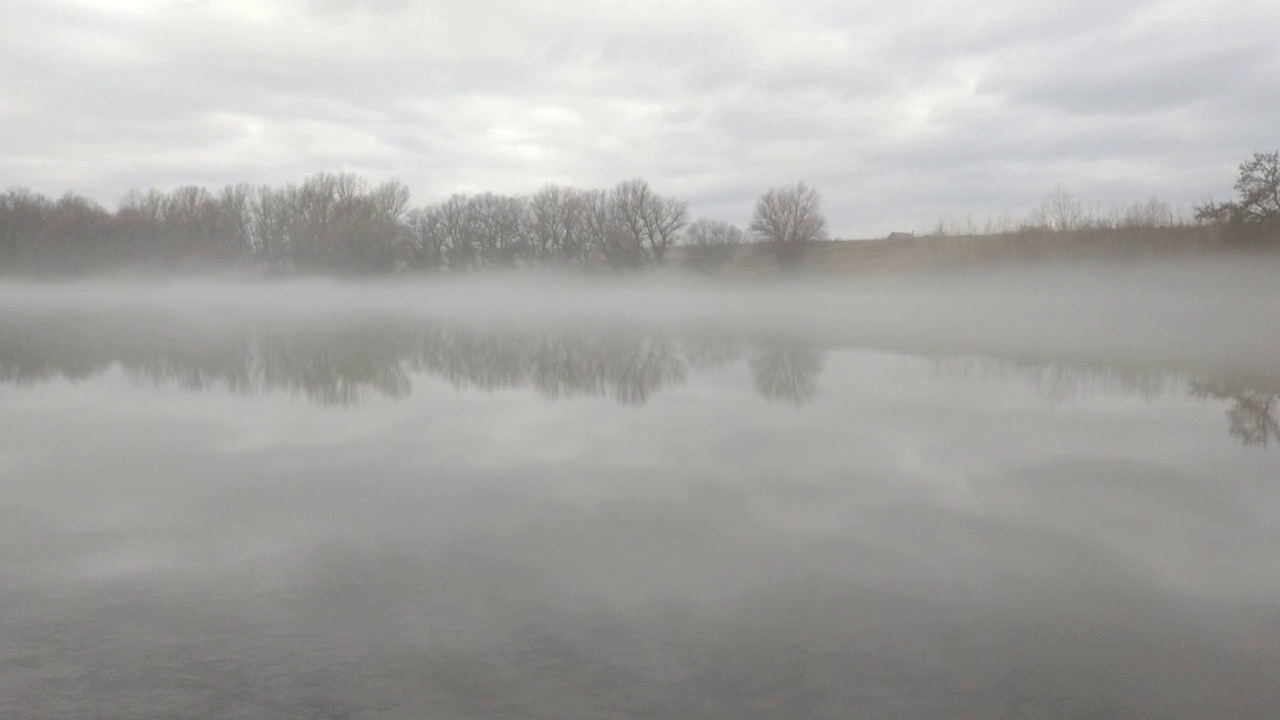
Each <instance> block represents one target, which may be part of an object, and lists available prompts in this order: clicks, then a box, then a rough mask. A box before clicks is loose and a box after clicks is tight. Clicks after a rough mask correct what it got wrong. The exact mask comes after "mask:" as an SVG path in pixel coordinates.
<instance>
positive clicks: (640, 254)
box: [579, 189, 645, 271]
mask: <svg viewBox="0 0 1280 720" xmlns="http://www.w3.org/2000/svg"><path fill="white" fill-rule="evenodd" d="M579 201H580V202H581V206H582V215H581V219H582V237H583V239H584V240H585V242H586V244H587V245H588V247H589V248H590V251H591V252H592V253H593V254H595V256H596V257H597V258H599V260H600V261H602V262H604V263H605V264H606V265H607V266H608V267H609V268H610V269H611V270H618V271H620V270H635V269H637V268H639V267H641V266H643V265H644V262H645V252H644V246H643V245H641V244H640V243H639V241H638V240H637V237H638V236H637V234H636V232H635V231H634V228H635V227H637V226H636V225H633V224H632V223H631V222H630V221H631V220H634V216H626V215H625V213H626V212H627V210H626V209H625V202H620V201H619V199H618V192H617V190H616V189H615V191H614V192H613V193H607V192H604V191H603V190H591V191H588V192H584V193H582V195H581V196H580V198H579Z"/></svg>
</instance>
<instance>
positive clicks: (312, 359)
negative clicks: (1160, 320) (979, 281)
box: [0, 310, 1280, 447]
mask: <svg viewBox="0 0 1280 720" xmlns="http://www.w3.org/2000/svg"><path fill="white" fill-rule="evenodd" d="M744 356H745V357H746V366H747V369H748V370H749V371H750V374H751V379H752V383H753V384H754V386H755V389H756V390H757V392H759V394H760V395H761V396H763V397H764V398H765V399H766V400H768V401H770V402H775V403H783V404H789V405H794V406H797V407H799V406H802V405H805V404H806V403H810V402H812V401H813V400H814V399H815V398H816V397H817V395H818V392H819V388H818V378H819V376H820V375H821V374H822V372H823V369H824V364H825V351H824V350H823V349H822V348H821V347H820V346H818V345H815V344H811V343H807V342H805V341H804V340H802V339H799V338H796V337H777V336H774V337H769V338H765V339H762V340H757V341H755V342H754V343H752V342H750V341H748V340H745V339H744V338H743V337H742V336H740V335H736V334H734V333H731V332H727V331H724V330H717V329H709V328H697V329H695V330H693V331H691V332H688V333H686V334H671V333H669V332H666V331H663V330H659V329H656V328H652V327H645V326H631V327H619V326H616V325H609V326H568V325H562V326H558V327H557V326H543V325H539V326H537V327H512V326H503V327H499V326H481V325H475V324H461V323H451V322H441V321H427V320H422V319H416V318H405V317H401V318H396V317H387V316H381V317H378V318H376V319H375V318H370V317H362V318H357V317H354V316H351V317H339V318H333V317H324V318H321V317H315V318H313V319H311V320H303V319H300V318H297V317H290V318H284V317H277V318H275V319H270V318H269V317H267V316H262V317H254V318H249V317H243V316H241V317H215V318H209V317H204V318H199V319H196V318H192V317H182V316H178V315H174V314H166V313H162V312H150V313H144V312H134V313H125V312H120V311H103V312H87V311H77V312H72V311H41V312H21V311H16V310H10V311H8V312H7V313H5V314H3V315H0V382H6V383H11V384H18V385H29V384H33V383H43V382H49V381H52V380H56V379H64V380H67V381H71V382H78V381H82V380H85V379H87V378H91V377H94V376H96V375H98V374H101V373H104V372H107V371H109V370H113V369H118V370H119V371H120V372H122V373H123V374H124V375H125V376H126V377H128V378H130V379H131V380H133V381H134V382H137V383H144V384H151V385H155V386H164V387H178V388H182V389H186V390H192V391H205V390H210V389H215V388H221V389H224V390H226V391H230V392H234V393H244V394H253V393H266V392H282V393H287V394H291V395H297V396H303V397H306V398H308V399H309V400H311V401H313V402H316V403H319V404H321V405H326V406H339V407H348V406H353V405H357V404H359V403H363V402H366V401H368V400H371V399H374V398H387V399H399V398H404V397H407V396H409V395H410V394H411V393H412V391H413V382H414V378H415V376H417V375H428V376H432V377H437V378H441V379H443V380H444V381H446V382H448V383H449V384H450V385H452V386H453V387H455V388H458V389H468V390H481V391H497V390H507V389H527V390H532V391H533V392H535V393H537V394H538V395H539V396H541V397H544V398H547V399H561V398H577V397H592V398H608V399H611V400H613V401H615V402H618V403H622V404H626V405H643V404H645V403H647V402H648V401H649V400H650V399H651V398H652V397H653V396H654V395H656V394H657V393H660V392H663V391H666V390H669V389H673V388H676V387H680V386H682V385H684V384H685V383H686V382H687V381H688V378H689V374H690V372H691V371H695V370H696V371H700V372H715V371H719V370H723V369H725V368H728V367H730V366H733V365H736V364H738V363H740V362H742V360H743V357H744ZM935 367H936V368H937V370H938V371H940V372H943V373H949V374H959V375H964V376H971V375H974V374H977V375H980V376H983V377H992V378H995V379H998V380H1002V381H1004V380H1010V379H1012V380H1017V381H1020V382H1025V383H1027V384H1029V385H1030V386H1031V387H1032V388H1033V389H1034V390H1035V392H1036V394H1037V395H1038V396H1039V397H1040V398H1042V399H1043V400H1044V401H1045V402H1048V403H1050V404H1052V405H1058V404H1061V403H1063V402H1066V401H1069V400H1070V399H1072V398H1077V397H1081V396H1084V395H1089V394H1096V393H1110V394H1123V395H1125V396H1136V397H1141V398H1146V399H1153V398H1156V397H1160V396H1164V395H1168V394H1170V393H1188V394H1190V395H1191V396H1192V397H1194V398H1198V399H1200V400H1205V401H1220V402H1223V403H1225V404H1226V406H1227V420H1228V423H1229V431H1230V434H1231V436H1232V437H1234V438H1236V439H1237V440H1239V441H1240V442H1241V443H1243V444H1245V445H1249V446H1255V445H1256V446H1263V447H1265V446H1268V445H1269V444H1270V443H1271V442H1272V441H1275V442H1276V443H1277V444H1280V421H1278V420H1277V415H1278V414H1280V377H1273V376H1270V375H1266V374H1264V375H1254V376H1251V377H1238V376H1227V375H1221V374H1218V375H1194V376H1188V374H1187V373H1185V372H1178V371H1171V370H1167V369H1165V370H1160V369H1154V370H1153V369H1151V368H1149V367H1145V366H1141V365H1124V364H1115V365H1112V364H1106V363H1096V362H1088V363H1084V362H1072V361H1068V360H1063V359H1060V358H1053V359H1040V358H1032V359H1017V358H1013V359H1010V358H1004V359H992V358H967V357H966V358H946V359H940V360H937V361H935Z"/></svg>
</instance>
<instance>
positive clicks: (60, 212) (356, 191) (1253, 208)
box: [0, 152, 1280, 274]
mask: <svg viewBox="0 0 1280 720" xmlns="http://www.w3.org/2000/svg"><path fill="white" fill-rule="evenodd" d="M1235 190H1236V193H1237V197H1236V199H1235V200H1231V201H1226V202H1208V203H1204V204H1201V205H1199V206H1197V207H1196V209H1195V215H1194V218H1195V220H1196V221H1197V222H1200V223H1205V224H1211V225H1214V226H1219V227H1222V228H1224V230H1225V236H1226V237H1227V238H1228V239H1233V240H1241V241H1251V242H1264V243H1270V244H1280V152H1273V153H1255V154H1254V156H1253V157H1252V158H1251V159H1250V160H1248V161H1246V162H1245V163H1243V164H1241V165H1240V167H1239V176H1238V179H1237V181H1236V184H1235ZM409 200H410V194H409V188H408V187H406V186H405V185H404V184H403V183H401V182H399V181H396V180H391V181H388V182H384V183H380V184H375V183H372V182H370V181H369V180H368V179H366V178H363V177H361V176H359V175H356V174H353V173H346V172H343V173H318V174H315V175H312V176H311V177H308V178H306V179H305V180H303V181H302V182H301V183H297V184H288V185H285V186H283V187H271V186H254V185H250V184H247V183H239V184H234V185H228V186H226V187H224V188H222V189H221V190H217V191H215V190H210V189H208V188H204V187H200V186H195V185H187V186H182V187H179V188H176V189H174V190H171V191H168V192H163V191H160V190H155V189H152V190H148V191H146V192H138V191H130V192H129V193H128V194H126V196H125V197H124V198H123V199H122V200H121V202H120V204H119V206H118V207H117V209H116V210H115V211H114V212H112V211H109V210H107V209H106V208H104V207H102V206H101V205H100V204H98V203H97V202H95V201H93V200H91V199H89V198H87V197H84V196H82V195H77V194H75V193H67V194H65V195H63V196H62V197H59V198H57V199H51V198H48V197H46V196H44V195H40V194H38V193H34V192H32V191H30V190H26V189H21V188H18V189H11V190H9V191H7V192H5V193H4V194H0V273H6V272H7V273H11V274H12V273H27V274H42V273H80V272H93V271H101V270H110V269H114V268H122V267H137V268H153V269H185V268H191V269H197V268H227V267H255V268H261V269H265V270H268V271H277V272H301V273H322V272H329V273H386V272H392V271H395V270H398V269H405V270H418V271H439V270H448V271H455V272H468V271H473V270H479V269H485V268H514V267H529V266H537V265H556V266H567V267H575V268H581V269H587V270H601V269H607V270H613V271H629V270H638V269H641V268H644V267H650V266H660V265H663V264H665V263H667V261H668V258H669V254H670V251H671V249H672V248H673V247H675V246H677V245H682V246H684V247H685V250H684V257H685V261H686V262H687V264H689V265H690V266H692V267H693V268H695V269H698V270H702V271H705V272H708V273H710V272H715V271H716V270H717V269H719V268H720V267H721V266H722V265H723V264H724V263H726V262H727V261H728V260H730V259H731V258H733V256H734V255H735V254H736V252H737V249H738V247H739V246H741V245H743V244H744V243H747V242H757V243H762V244H764V245H765V246H767V248H768V249H769V251H771V252H772V254H773V255H774V256H775V258H776V260H777V262H778V263H779V264H780V265H782V266H788V265H794V264H797V263H798V262H799V261H800V259H801V257H802V256H803V254H804V250H805V248H806V247H808V246H810V245H812V244H813V243H814V242H818V241H821V240H826V239H827V238H828V234H827V221H826V218H825V216H824V214H823V208H822V196H821V195H820V194H819V193H818V192H817V190H816V189H814V188H813V187H811V186H809V185H807V184H805V183H804V182H799V183H796V184H794V185H787V186H783V187H776V188H773V189H770V190H768V191H767V192H765V193H764V194H762V195H761V196H760V197H759V198H758V199H757V201H756V203H755V208H754V210H753V212H752V215H751V219H750V222H749V224H748V225H747V227H746V229H745V230H744V229H742V228H740V227H738V226H736V225H734V224H732V223H727V222H724V221H719V220H708V219H700V220H693V219H691V217H690V213H689V206H688V204H687V203H686V202H684V201H683V200H680V199H678V198H675V197H672V196H667V195H662V194H659V193H658V192H656V191H654V189H653V188H652V187H651V186H650V185H649V183H648V182H646V181H644V180H642V179H633V180H627V181H625V182H621V183H619V184H617V185H616V186H614V187H613V188H611V189H608V190H600V189H597V190H584V189H579V188H572V187H563V186H558V185H547V186H545V187H543V188H542V189H540V190H538V191H537V192H535V193H533V194H531V195H521V196H511V195H499V194H494V193H487V192H486V193H480V194H474V195H466V194H455V195H452V196H451V197H449V198H447V199H445V200H443V201H440V202H437V203H433V204H430V205H426V206H422V207H410V204H409ZM1185 222H1186V221H1185V220H1183V219H1182V218H1181V217H1180V216H1179V215H1178V214H1177V213H1176V212H1175V211H1174V210H1173V209H1172V208H1170V207H1169V206H1168V205H1167V204H1166V203H1163V202H1161V201H1160V200H1158V199H1154V198H1153V199H1151V200H1149V201H1145V202H1141V203H1136V204H1133V205H1129V206H1125V207H1122V208H1117V209H1114V210H1113V211H1112V212H1110V213H1102V212H1099V211H1098V209H1097V208H1090V207H1088V206H1086V205H1085V203H1084V202H1083V201H1082V200H1081V199H1080V198H1079V197H1076V196H1073V195H1072V194H1070V193H1068V192H1066V191H1065V190H1063V189H1061V188H1059V189H1057V190H1055V191H1054V192H1053V193H1051V194H1050V195H1049V197H1047V198H1046V199H1045V200H1044V202H1042V203H1041V205H1040V206H1039V207H1037V208H1036V209H1035V211H1034V212H1033V214H1032V216H1031V217H1030V218H1029V219H1028V220H1025V221H1017V222H1015V221H1014V220H1013V219H1012V218H1010V217H1005V218H1004V219H1003V220H1002V221H999V222H988V223H987V226H986V227H985V228H983V229H982V230H981V233H982V234H1000V233H1015V232H1017V233H1021V232H1026V231H1030V230H1035V231H1051V232H1054V231H1056V232H1069V231H1074V230H1082V229H1085V230H1087V229H1098V230H1116V229H1127V228H1135V227H1140V228H1154V229H1159V228H1167V227H1173V226H1177V225H1182V224H1185ZM957 232H960V233H961V234H979V231H978V228H977V227H976V226H975V225H974V224H973V223H972V222H971V221H970V222H969V223H968V225H967V226H965V227H962V228H957V227H950V228H948V227H946V226H944V225H939V227H938V228H936V229H935V230H934V233H933V234H935V235H945V234H956V233H957Z"/></svg>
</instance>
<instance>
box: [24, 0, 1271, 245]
mask: <svg viewBox="0 0 1280 720" xmlns="http://www.w3.org/2000/svg"><path fill="white" fill-rule="evenodd" d="M1277 38H1280V9H1278V8H1277V6H1276V4H1275V0H1219V1H1217V2H1214V1H1212V0H1128V1H1126V0H1072V1H1071V2H1043V1H1042V2H1028V1H1027V0H983V1H982V2H978V1H971V2H959V1H958V0H920V1H918V2H910V3H907V2H901V1H900V0H853V1H850V0H810V1H808V2H796V1H795V0H698V1H697V2H684V1H679V2H677V1H672V0H646V1H641V0H621V1H619V0H609V1H608V2H601V0H541V1H539V2H533V1H529V0H483V1H477V0H431V1H430V2H420V1H418V0H364V1H359V0H280V1H279V2H264V1H262V0H4V1H3V2H0V184H3V185H26V186H30V187H32V188H35V189H38V190H41V191H44V192H48V193H60V192H62V191H64V190H66V189H75V190H77V191H80V192H83V193H85V194H88V195H91V196H93V197H94V198H96V199H98V200H100V201H101V202H103V203H104V204H106V205H108V206H114V205H115V203H116V201H117V200H118V199H119V197H120V196H121V195H122V194H123V193H124V191H125V190H127V189H128V188H131V187H148V186H157V187H162V188H163V187H171V186H174V185H179V184H185V183H200V184H209V185H221V184H223V183H226V182H230V181H241V180H246V181H250V182H254V183H264V182H269V183H280V182H285V181H290V180H296V179H299V178H301V177H302V176H305V175H306V174H309V173H311V172H315V171H317V170H334V169H349V170H355V171H359V172H362V173H365V174H367V175H369V176H371V177H373V178H375V179H382V178H388V177H397V178H400V179H401V180H404V181H405V182H407V183H408V184H409V185H410V187H411V188H412V189H413V192H414V200H415V202H419V203H425V202H429V201H432V200H436V199H439V198H441V197H443V196H446V195H448V194H449V193H452V192H459V191H461V192H468V191H478V190H492V191H496V192H508V193H523V192H529V191H532V190H534V189H536V188H537V187H539V186H540V185H542V184H545V183H547V182H556V183H561V184H571V185H578V186H585V187H602V186H608V185H612V184H613V183H615V182H617V181H619V180H621V179H625V178H629V177H636V176H639V177H644V178H646V179H648V180H649V181H650V182H651V183H652V184H653V185H654V186H655V189H657V190H658V191H659V192H663V193H668V194H675V195H679V196H681V197H683V198H685V199H687V200H688V201H689V202H690V204H691V206H692V208H693V210H694V212H695V214H697V215H701V216H709V217H715V218H721V219H726V220H733V221H737V222H740V223H745V222H746V220H747V218H748V215H749V212H750V206H751V203H752V201H753V199H754V198H755V197H756V196H757V195H758V194H759V193H760V192H761V191H762V190H764V189H766V188H768V187H769V186H770V185H776V184H782V183H788V182H793V181H795V180H799V179H806V180H808V181H810V182H811V183H814V184H815V185H817V186H818V187H819V188H820V189H821V190H822V191H823V194H824V195H825V197H826V200H827V209H828V214H829V216H830V218H831V221H832V228H833V230H834V231H835V232H836V233H837V234H838V235H841V236H846V237H849V236H861V237H865V236H873V235H877V234H880V233H883V232H887V231H889V230H910V229H916V230H925V229H927V228H928V227H930V226H931V225H933V224H935V223H936V221H937V220H938V219H939V218H940V217H946V218H959V217H963V216H964V215H965V214H967V213H972V214H973V215H974V216H975V217H978V218H982V217H986V216H988V215H998V214H1000V213H1002V212H1004V211H1006V210H1008V211H1013V212H1021V211H1023V210H1025V209H1027V208H1028V207H1030V206H1031V205H1033V204H1034V203H1035V202H1036V201H1037V200H1038V199H1039V198H1040V197H1042V196H1044V195H1045V194H1046V193H1047V192H1048V191H1049V190H1051V189H1052V188H1053V187H1054V186H1055V185H1058V184H1061V185H1063V186H1064V187H1066V188H1067V189H1069V190H1071V191H1073V192H1076V193H1078V194H1080V195H1082V196H1085V197H1088V198H1092V199H1094V200H1097V201H1099V202H1111V201H1123V200H1136V199H1141V198H1145V197H1149V196H1151V195H1152V194H1157V195H1159V196H1161V197H1163V198H1165V199H1167V200H1169V201H1171V202H1174V203H1179V204H1191V203H1194V202H1197V201H1200V200H1204V199H1206V198H1208V197H1209V196H1211V195H1216V196H1218V197H1224V196H1226V195H1228V194H1229V193H1230V188H1231V183H1232V180H1233V174H1234V167H1235V165H1236V164H1238V163H1239V162H1240V161H1241V160H1243V159H1245V158H1246V157H1247V156H1248V155H1249V154H1250V153H1251V152H1253V151H1255V150H1272V149H1275V148H1277V147H1280V125H1277V122H1276V120H1277V118H1278V117H1280V41H1278V40H1277Z"/></svg>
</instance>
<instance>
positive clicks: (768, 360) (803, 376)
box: [750, 340, 823, 407]
mask: <svg viewBox="0 0 1280 720" xmlns="http://www.w3.org/2000/svg"><path fill="white" fill-rule="evenodd" d="M822 355H823V354H822V352H821V351H818V350H815V349H813V348H811V347H805V346H803V345H798V344H796V343H793V342H780V341H778V340H770V341H767V342H764V343H761V344H760V345H759V347H758V348H757V350H756V353H755V354H754V355H753V356H752V357H751V362H750V365H751V377H752V378H754V379H755V383H756V389H757V390H759V391H760V394H761V395H763V396H765V397H766V398H768V399H769V400H771V401H773V402H789V403H792V404H793V405H795V406H796V407H799V406H801V405H803V404H805V403H807V402H811V401H812V400H813V399H814V398H816V397H817V396H818V375H820V374H822Z"/></svg>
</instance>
